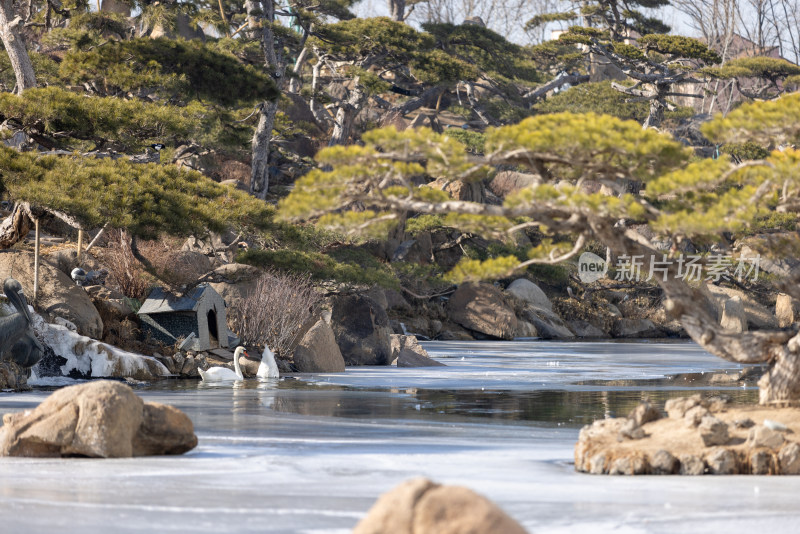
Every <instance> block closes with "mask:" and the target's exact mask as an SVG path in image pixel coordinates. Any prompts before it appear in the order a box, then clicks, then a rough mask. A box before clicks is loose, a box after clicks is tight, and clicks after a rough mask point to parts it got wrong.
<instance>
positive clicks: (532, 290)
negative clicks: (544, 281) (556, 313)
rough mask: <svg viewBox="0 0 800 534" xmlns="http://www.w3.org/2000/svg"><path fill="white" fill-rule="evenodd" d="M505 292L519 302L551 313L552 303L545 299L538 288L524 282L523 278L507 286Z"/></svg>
mask: <svg viewBox="0 0 800 534" xmlns="http://www.w3.org/2000/svg"><path fill="white" fill-rule="evenodd" d="M506 291H508V292H509V293H511V294H512V295H514V296H515V297H516V298H518V299H519V300H521V301H523V302H526V303H528V304H530V305H531V306H535V307H537V308H542V309H545V310H548V311H553V303H552V302H550V299H549V298H547V295H545V294H544V291H542V290H541V289H540V288H539V286H537V285H536V284H534V283H533V282H531V281H530V280H526V279H525V278H518V279H517V280H514V281H513V282H511V284H509V286H508V287H507V288H506Z"/></svg>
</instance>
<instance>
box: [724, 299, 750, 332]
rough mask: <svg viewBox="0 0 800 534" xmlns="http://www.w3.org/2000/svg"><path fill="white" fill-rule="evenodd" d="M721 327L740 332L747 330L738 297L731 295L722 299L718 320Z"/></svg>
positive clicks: (745, 317) (742, 306) (745, 318)
mask: <svg viewBox="0 0 800 534" xmlns="http://www.w3.org/2000/svg"><path fill="white" fill-rule="evenodd" d="M719 324H720V325H721V326H722V328H725V329H726V330H730V331H731V332H735V333H737V334H741V333H742V332H747V316H746V315H745V313H744V305H743V304H742V299H741V298H739V297H731V298H729V299H725V300H723V301H722V317H721V318H720V320H719Z"/></svg>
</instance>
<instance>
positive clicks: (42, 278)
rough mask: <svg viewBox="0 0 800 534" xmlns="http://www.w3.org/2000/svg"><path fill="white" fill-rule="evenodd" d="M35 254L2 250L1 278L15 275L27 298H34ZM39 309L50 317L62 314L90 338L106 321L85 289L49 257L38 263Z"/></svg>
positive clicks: (99, 335) (0, 262)
mask: <svg viewBox="0 0 800 534" xmlns="http://www.w3.org/2000/svg"><path fill="white" fill-rule="evenodd" d="M33 275H34V273H33V254H30V253H27V252H19V251H13V250H4V251H2V252H0V280H5V279H6V278H9V277H11V278H14V279H16V280H17V281H19V283H20V284H22V288H23V290H24V291H25V296H26V297H27V299H28V302H31V301H32V300H33ZM37 304H38V306H37V307H38V309H39V310H41V311H44V312H46V313H47V314H48V315H50V316H51V317H53V318H55V317H62V318H64V319H66V320H68V321H69V322H71V323H72V324H74V325H75V326H76V327H77V328H78V332H79V333H80V334H82V335H84V336H88V337H91V338H95V339H97V338H100V337H101V336H102V335H103V321H102V319H100V314H99V313H98V312H97V309H96V308H95V307H94V304H92V301H91V299H90V298H89V296H88V295H87V294H86V292H85V291H84V290H83V289H82V288H80V287H78V286H77V285H75V282H73V281H72V279H71V278H70V277H69V276H67V275H66V274H64V273H63V272H61V271H59V270H58V269H57V268H56V267H54V266H53V265H51V264H50V263H48V262H46V261H42V262H40V264H39V294H38V296H37Z"/></svg>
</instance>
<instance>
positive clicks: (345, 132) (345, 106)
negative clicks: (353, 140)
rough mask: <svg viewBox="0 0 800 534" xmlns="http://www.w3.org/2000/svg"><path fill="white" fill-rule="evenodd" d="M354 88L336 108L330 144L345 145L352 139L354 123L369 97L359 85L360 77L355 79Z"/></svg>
mask: <svg viewBox="0 0 800 534" xmlns="http://www.w3.org/2000/svg"><path fill="white" fill-rule="evenodd" d="M353 84H354V87H353V90H352V91H350V96H349V97H348V98H347V100H346V101H344V102H342V103H340V104H339V109H337V110H336V119H335V121H334V125H333V133H332V134H331V140H330V142H328V146H334V145H343V144H345V143H347V141H348V140H349V139H350V134H351V133H352V130H353V123H354V122H355V119H356V117H357V116H358V113H359V111H361V108H362V106H363V105H364V102H365V101H366V99H367V94H366V93H365V92H364V90H363V89H362V87H361V85H359V78H358V77H356V78H355V79H354V80H353Z"/></svg>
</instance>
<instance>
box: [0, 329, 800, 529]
mask: <svg viewBox="0 0 800 534" xmlns="http://www.w3.org/2000/svg"><path fill="white" fill-rule="evenodd" d="M424 345H425V347H426V348H427V349H428V351H429V352H430V353H431V355H433V356H434V357H436V358H437V359H439V360H440V361H442V362H444V363H446V364H447V365H448V367H439V368H427V369H395V368H351V369H348V370H347V372H346V373H341V374H330V375H317V376H303V375H298V377H297V378H296V379H291V378H289V379H282V380H281V381H280V382H278V381H270V382H259V381H257V380H255V379H254V380H248V381H245V382H244V383H242V384H241V385H240V386H238V387H235V388H232V387H227V388H226V387H207V386H203V385H201V384H199V382H197V381H186V380H172V381H163V382H160V383H155V384H148V385H142V386H141V387H139V388H138V389H137V393H138V394H139V395H141V396H142V397H144V398H145V399H146V400H149V401H157V402H163V403H167V404H172V405H174V406H177V407H178V408H180V409H182V410H184V411H185V412H186V413H187V414H188V415H189V416H190V417H191V418H192V420H193V421H194V424H195V431H196V433H197V435H198V437H199V446H198V447H197V448H196V449H195V450H194V451H192V452H191V453H189V454H187V455H184V456H180V457H154V458H139V459H126V460H85V459H67V460H27V459H16V458H10V459H9V458H6V459H0V517H2V519H0V524H1V525H2V527H0V532H3V533H14V532H53V531H56V530H62V531H66V532H83V533H85V532H103V533H107V532H147V533H154V532H156V533H161V532H214V533H220V532H270V533H277V532H286V533H288V532H297V533H319V534H322V533H328V534H333V533H346V532H349V531H350V529H351V528H352V527H353V526H354V525H355V523H356V522H357V521H358V519H360V518H361V517H362V516H363V515H364V513H365V512H366V511H367V510H368V509H369V507H370V506H371V505H372V503H373V502H374V501H375V499H376V498H377V496H378V495H379V494H381V493H382V492H384V491H386V490H388V489H390V488H391V487H393V486H395V485H396V484H398V483H399V482H401V481H403V480H405V479H408V478H410V477H414V476H427V477H429V478H431V479H433V480H436V481H438V482H442V483H447V484H460V485H465V486H468V487H470V488H472V489H474V490H476V491H477V492H479V493H482V494H484V495H486V496H488V497H489V498H491V499H493V500H494V501H496V502H498V503H499V504H500V505H501V506H502V507H503V508H504V509H505V510H506V511H507V512H508V513H509V514H510V515H511V516H513V517H514V518H516V519H517V520H518V521H520V522H521V523H523V525H524V526H525V527H526V528H527V529H528V531H529V532H530V533H537V532H548V533H550V532H576V533H577V532H592V533H601V532H615V533H638V532H664V533H667V532H669V533H675V532H682V533H683V532H703V533H705V532H708V531H710V530H711V529H713V530H714V531H722V532H726V533H733V532H750V531H752V530H753V529H768V530H772V531H774V532H790V531H793V530H794V529H795V528H796V525H797V524H798V521H800V506H798V505H797V496H796V492H797V490H798V488H800V479H798V478H793V477H710V476H707V477H697V478H688V477H632V478H623V477H619V478H617V477H613V478H612V477H607V476H605V477H596V476H590V475H582V474H577V473H575V472H574V471H573V466H572V448H573V445H574V443H575V441H576V439H577V435H578V431H579V429H580V427H581V426H582V425H584V424H586V423H589V422H591V421H592V420H594V419H597V418H602V417H604V416H617V415H626V414H627V412H628V411H629V410H630V409H632V408H633V407H634V406H635V405H636V403H637V402H638V401H639V400H640V399H642V398H644V397H649V398H650V399H651V400H654V401H657V402H663V400H664V399H666V398H669V397H672V396H680V395H686V394H690V393H692V392H694V391H697V390H698V389H700V390H706V391H707V392H708V393H712V392H715V391H717V392H724V393H726V394H729V395H731V396H733V397H734V398H735V399H737V400H743V401H755V400H756V399H757V391H756V388H755V383H754V382H755V378H752V379H747V380H745V381H744V382H742V381H735V377H736V375H737V374H738V373H739V372H740V371H741V370H742V367H741V366H738V365H734V364H729V363H727V362H723V361H722V360H719V359H717V358H715V357H713V356H710V355H708V354H707V353H705V352H703V351H702V350H700V349H699V348H697V347H696V346H695V345H693V344H690V343H647V342H637V343H556V342H504V343H494V342H470V343H464V342H431V343H425V344H424ZM674 375H679V376H674ZM669 377H671V378H669ZM729 378H730V379H729ZM47 395H48V391H47V388H44V387H42V388H37V389H35V390H34V391H32V392H28V393H21V394H20V393H17V394H12V393H3V394H0V412H2V413H5V412H11V411H18V410H22V409H26V408H30V407H33V406H35V405H36V404H38V403H39V402H41V401H42V400H43V399H44V398H45V397H46V396H47ZM387 534H390V533H387Z"/></svg>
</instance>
